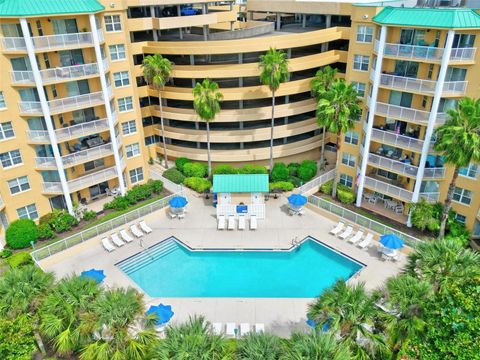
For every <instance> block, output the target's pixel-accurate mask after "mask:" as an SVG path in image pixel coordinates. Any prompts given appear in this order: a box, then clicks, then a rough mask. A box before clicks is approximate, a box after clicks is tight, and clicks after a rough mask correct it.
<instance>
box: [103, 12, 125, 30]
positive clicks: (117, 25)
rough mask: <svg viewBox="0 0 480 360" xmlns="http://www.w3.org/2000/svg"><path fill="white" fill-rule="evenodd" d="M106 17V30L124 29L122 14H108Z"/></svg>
mask: <svg viewBox="0 0 480 360" xmlns="http://www.w3.org/2000/svg"><path fill="white" fill-rule="evenodd" d="M104 19H105V30H107V32H112V31H121V30H122V23H121V22H120V15H108V16H105V18H104Z"/></svg>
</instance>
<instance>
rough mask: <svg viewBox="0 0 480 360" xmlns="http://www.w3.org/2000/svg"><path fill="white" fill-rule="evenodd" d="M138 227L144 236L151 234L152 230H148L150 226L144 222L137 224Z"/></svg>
mask: <svg viewBox="0 0 480 360" xmlns="http://www.w3.org/2000/svg"><path fill="white" fill-rule="evenodd" d="M138 225H140V229H142V231H143V232H144V233H145V234H150V233H151V232H152V229H151V228H150V226H148V225H147V223H146V222H145V220H142V221H140V222H139V223H138Z"/></svg>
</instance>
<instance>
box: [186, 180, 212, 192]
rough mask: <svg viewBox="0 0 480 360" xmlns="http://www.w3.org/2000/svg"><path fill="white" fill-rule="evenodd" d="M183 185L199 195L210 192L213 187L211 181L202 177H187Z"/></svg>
mask: <svg viewBox="0 0 480 360" xmlns="http://www.w3.org/2000/svg"><path fill="white" fill-rule="evenodd" d="M183 185H185V186H186V187H189V188H190V189H192V190H195V191H196V192H199V193H202V192H204V191H205V190H209V189H210V188H211V187H212V183H211V182H210V180H208V179H204V178H200V177H187V178H186V179H185V181H184V182H183Z"/></svg>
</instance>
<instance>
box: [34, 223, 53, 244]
mask: <svg viewBox="0 0 480 360" xmlns="http://www.w3.org/2000/svg"><path fill="white" fill-rule="evenodd" d="M54 237H55V232H54V231H53V230H52V228H51V227H50V225H49V224H47V223H43V224H39V225H38V226H37V239H38V240H48V239H53V238H54Z"/></svg>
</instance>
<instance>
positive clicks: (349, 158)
mask: <svg viewBox="0 0 480 360" xmlns="http://www.w3.org/2000/svg"><path fill="white" fill-rule="evenodd" d="M342 164H344V165H347V166H351V167H354V166H355V156H353V155H352V154H349V153H345V152H344V153H342Z"/></svg>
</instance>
